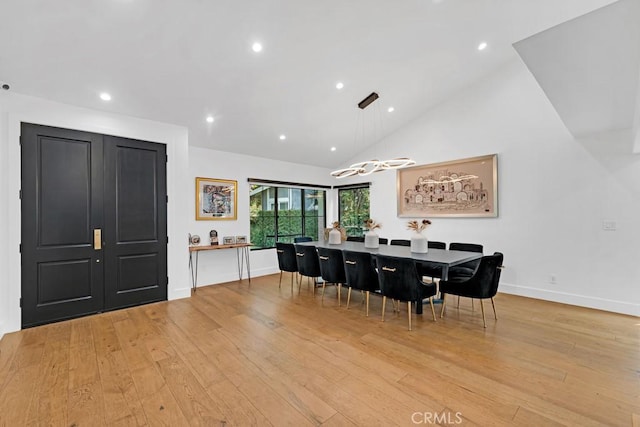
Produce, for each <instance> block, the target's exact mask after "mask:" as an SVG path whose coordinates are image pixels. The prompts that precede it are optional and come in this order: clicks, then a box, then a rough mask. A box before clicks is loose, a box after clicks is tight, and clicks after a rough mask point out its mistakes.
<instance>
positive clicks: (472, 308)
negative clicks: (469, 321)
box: [471, 298, 476, 311]
mask: <svg viewBox="0 0 640 427" xmlns="http://www.w3.org/2000/svg"><path fill="white" fill-rule="evenodd" d="M475 309H476V305H475V304H474V303H473V298H471V310H472V311H473V310H475Z"/></svg>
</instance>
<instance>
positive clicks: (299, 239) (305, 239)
mask: <svg viewBox="0 0 640 427" xmlns="http://www.w3.org/2000/svg"><path fill="white" fill-rule="evenodd" d="M311 241H313V239H312V238H311V237H308V236H298V237H294V238H293V243H300V242H311Z"/></svg>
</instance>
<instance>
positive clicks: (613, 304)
mask: <svg viewBox="0 0 640 427" xmlns="http://www.w3.org/2000/svg"><path fill="white" fill-rule="evenodd" d="M499 291H500V292H501V293H504V294H511V295H519V296H523V297H529V298H536V299H541V300H545V301H553V302H559V303H563V304H569V305H577V306H579V307H587V308H595V309H597V310H604V311H611V312H614V313H620V314H628V315H630V316H640V304H633V303H629V302H626V301H614V300H608V299H604V298H594V297H587V296H584V295H577V294H569V293H566V292H555V291H549V290H546V289H536V288H530V287H527V286H516V285H510V284H508V283H502V282H500V288H499Z"/></svg>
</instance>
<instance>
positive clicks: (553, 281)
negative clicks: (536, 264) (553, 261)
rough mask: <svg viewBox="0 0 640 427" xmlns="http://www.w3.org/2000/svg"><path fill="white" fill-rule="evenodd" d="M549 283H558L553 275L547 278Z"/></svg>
mask: <svg viewBox="0 0 640 427" xmlns="http://www.w3.org/2000/svg"><path fill="white" fill-rule="evenodd" d="M549 283H551V284H552V285H555V284H556V283H558V278H557V277H556V275H555V274H552V275H550V276H549Z"/></svg>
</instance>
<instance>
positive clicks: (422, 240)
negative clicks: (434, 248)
mask: <svg viewBox="0 0 640 427" xmlns="http://www.w3.org/2000/svg"><path fill="white" fill-rule="evenodd" d="M428 251H429V241H428V240H427V238H426V237H425V236H423V235H422V233H420V232H416V233H413V234H412V235H411V252H415V253H418V254H426V253H427V252H428Z"/></svg>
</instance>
